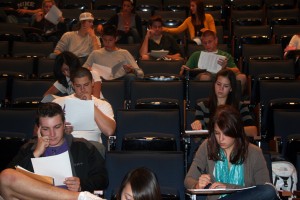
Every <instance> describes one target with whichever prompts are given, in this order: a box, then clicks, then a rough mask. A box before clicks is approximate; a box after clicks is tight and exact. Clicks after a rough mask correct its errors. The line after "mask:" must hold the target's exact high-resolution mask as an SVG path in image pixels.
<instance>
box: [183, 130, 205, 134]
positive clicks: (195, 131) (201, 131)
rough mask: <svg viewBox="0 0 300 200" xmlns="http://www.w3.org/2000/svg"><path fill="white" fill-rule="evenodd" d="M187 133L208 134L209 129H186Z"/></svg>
mask: <svg viewBox="0 0 300 200" xmlns="http://www.w3.org/2000/svg"><path fill="white" fill-rule="evenodd" d="M185 133H186V134H187V135H208V130H185Z"/></svg>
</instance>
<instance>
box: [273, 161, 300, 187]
mask: <svg viewBox="0 0 300 200" xmlns="http://www.w3.org/2000/svg"><path fill="white" fill-rule="evenodd" d="M272 178H273V184H274V186H275V187H276V189H277V190H285V191H290V192H293V191H295V190H297V181H298V180H297V171H296V168H295V167H294V165H293V164H292V163H290V162H288V161H273V162H272Z"/></svg>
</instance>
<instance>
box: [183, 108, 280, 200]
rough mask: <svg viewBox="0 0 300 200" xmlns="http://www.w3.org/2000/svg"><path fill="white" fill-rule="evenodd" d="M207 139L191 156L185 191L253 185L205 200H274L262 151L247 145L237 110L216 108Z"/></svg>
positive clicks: (273, 191)
mask: <svg viewBox="0 0 300 200" xmlns="http://www.w3.org/2000/svg"><path fill="white" fill-rule="evenodd" d="M210 124H211V126H210V128H209V136H208V139H207V140H205V141H204V142H203V143H202V144H201V146H200V147H199V149H198V150H197V153H196V155H195V158H194V160H193V163H192V165H191V167H190V169H189V171H188V173H187V175H186V177H185V180H184V184H185V187H186V188H188V189H204V188H206V187H208V188H209V189H217V188H218V189H220V188H223V189H230V188H231V189H232V188H244V187H250V186H256V187H253V188H251V189H246V190H241V191H238V192H234V193H231V194H223V195H221V196H220V195H208V196H207V199H208V200H216V199H224V200H231V199H232V200H236V199H243V200H252V199H256V200H277V199H278V196H277V192H276V189H275V187H274V186H273V185H272V183H271V181H270V176H269V171H268V168H267V165H266V161H265V159H264V156H263V154H262V150H261V149H260V148H259V147H257V146H255V145H253V144H251V143H249V142H248V140H247V138H246V134H245V132H244V129H243V125H242V124H243V123H242V118H241V116H240V113H239V112H238V110H236V109H235V108H234V107H232V106H230V105H220V106H218V107H217V109H216V111H215V113H214V114H213V115H212V117H211V120H210Z"/></svg>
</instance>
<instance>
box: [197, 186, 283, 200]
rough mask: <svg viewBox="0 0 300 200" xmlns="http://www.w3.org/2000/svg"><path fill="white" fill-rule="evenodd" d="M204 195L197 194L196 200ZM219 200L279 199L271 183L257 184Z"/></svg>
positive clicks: (202, 198)
mask: <svg viewBox="0 0 300 200" xmlns="http://www.w3.org/2000/svg"><path fill="white" fill-rule="evenodd" d="M206 197H207V196H206V195H197V197H196V200H205V199H206ZM220 199H221V200H279V198H278V196H277V192H276V190H275V188H274V187H273V186H272V185H269V184H265V185H257V186H256V187H255V188H251V189H247V190H241V191H238V192H234V193H232V194H229V195H227V196H226V197H223V198H220Z"/></svg>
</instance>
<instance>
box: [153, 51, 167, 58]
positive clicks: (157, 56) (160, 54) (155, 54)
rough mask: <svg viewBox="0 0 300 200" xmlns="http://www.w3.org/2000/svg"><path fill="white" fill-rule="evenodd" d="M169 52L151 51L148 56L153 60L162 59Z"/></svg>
mask: <svg viewBox="0 0 300 200" xmlns="http://www.w3.org/2000/svg"><path fill="white" fill-rule="evenodd" d="M168 53H169V51H168V50H151V52H150V56H152V57H154V58H162V57H164V56H166V55H168Z"/></svg>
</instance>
